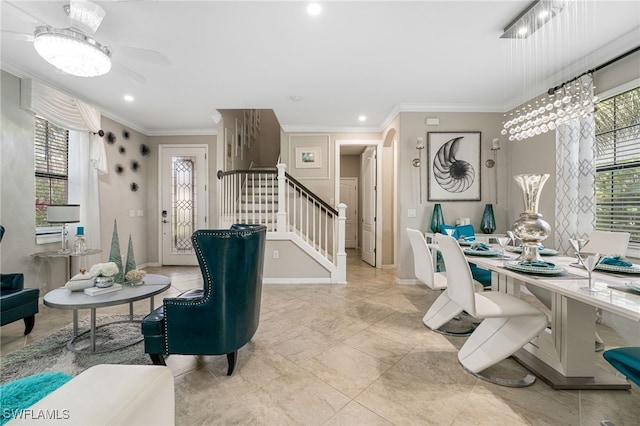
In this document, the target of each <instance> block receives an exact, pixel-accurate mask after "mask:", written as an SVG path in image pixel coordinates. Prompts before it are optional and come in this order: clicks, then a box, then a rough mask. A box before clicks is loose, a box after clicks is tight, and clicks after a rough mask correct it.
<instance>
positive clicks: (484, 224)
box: [480, 204, 496, 234]
mask: <svg viewBox="0 0 640 426" xmlns="http://www.w3.org/2000/svg"><path fill="white" fill-rule="evenodd" d="M480 230H481V231H482V232H483V233H485V234H493V231H495V230H496V218H495V216H494V215H493V205H491V204H487V205H486V206H484V213H482V220H481V221H480Z"/></svg>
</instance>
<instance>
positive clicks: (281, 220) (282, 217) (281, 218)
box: [276, 163, 287, 232]
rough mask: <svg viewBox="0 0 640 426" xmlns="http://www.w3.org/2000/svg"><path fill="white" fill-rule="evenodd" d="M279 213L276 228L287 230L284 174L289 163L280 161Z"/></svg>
mask: <svg viewBox="0 0 640 426" xmlns="http://www.w3.org/2000/svg"><path fill="white" fill-rule="evenodd" d="M276 167H277V168H278V213H277V214H276V230H277V231H278V232H287V211H286V210H285V206H286V204H285V201H286V196H287V194H286V187H287V186H286V185H287V182H286V179H287V178H286V176H285V175H284V172H285V170H286V169H287V165H286V164H284V163H278V164H277V165H276Z"/></svg>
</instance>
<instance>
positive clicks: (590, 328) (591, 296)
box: [430, 244, 640, 389]
mask: <svg viewBox="0 0 640 426" xmlns="http://www.w3.org/2000/svg"><path fill="white" fill-rule="evenodd" d="M430 246H431V247H432V248H436V249H437V245H435V247H434V245H432V244H430ZM463 248H464V247H463ZM488 248H489V251H490V252H491V254H489V255H485V254H478V253H475V254H470V253H472V252H471V251H470V250H468V249H465V250H464V251H465V255H466V256H467V260H468V261H469V262H470V263H474V264H476V265H477V266H478V267H480V268H484V269H488V270H490V271H491V291H502V292H506V293H509V294H512V295H514V296H516V297H521V293H522V292H523V286H526V287H528V288H531V287H530V286H534V287H537V288H539V289H544V290H546V291H548V293H546V292H545V294H547V295H548V297H550V301H551V309H550V311H551V312H550V318H549V327H547V329H546V330H544V331H543V332H542V333H541V334H540V335H539V336H538V337H536V338H534V339H533V340H531V341H530V342H529V343H528V344H526V345H525V346H524V347H523V348H522V349H521V350H519V351H518V352H516V353H515V354H514V355H513V357H514V358H515V359H516V360H517V361H518V362H520V363H521V364H522V365H524V366H525V367H526V368H527V369H529V370H530V371H531V372H532V373H534V374H535V375H536V376H538V377H539V378H541V379H542V380H543V381H545V382H546V383H548V384H549V385H550V386H551V387H552V388H554V389H629V388H630V384H629V383H628V381H626V380H625V379H624V378H622V377H620V376H618V375H616V374H615V373H613V372H608V371H606V370H604V369H602V368H600V367H599V366H598V365H597V362H596V357H600V356H601V355H600V354H599V353H597V352H596V351H595V332H596V310H597V309H601V310H602V311H608V312H611V313H612V314H614V315H616V316H620V317H622V318H625V319H626V320H630V321H632V324H634V327H633V328H634V329H637V330H638V333H639V334H640V265H633V267H632V268H608V270H606V271H605V270H601V269H599V268H596V270H594V272H593V275H592V277H593V280H594V283H595V287H596V289H598V290H599V291H588V290H586V289H585V287H588V273H587V271H586V270H585V269H584V267H583V266H582V265H580V264H579V263H578V261H577V258H576V257H569V256H564V255H560V254H556V255H551V256H544V258H543V260H544V261H547V262H551V263H553V264H555V267H554V268H553V272H552V273H546V272H545V271H544V270H537V271H536V273H529V272H524V271H523V270H526V269H527V268H521V267H519V266H518V264H519V262H518V261H517V256H518V254H517V253H513V252H510V251H509V250H507V251H505V252H504V253H505V257H506V258H503V257H502V253H501V249H500V248H499V247H497V246H489V247H488ZM553 252H555V251H553ZM496 253H497V254H496ZM554 254H555V253H554ZM514 265H515V267H516V269H517V270H514V269H513V268H514ZM532 269H535V268H532ZM620 269H627V272H630V273H623V272H620V271H619V270H620ZM533 290H535V289H533ZM636 325H637V328H636V327H635V326H636Z"/></svg>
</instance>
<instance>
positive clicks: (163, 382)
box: [7, 364, 175, 426]
mask: <svg viewBox="0 0 640 426" xmlns="http://www.w3.org/2000/svg"><path fill="white" fill-rule="evenodd" d="M33 424H46V425H84V426H90V425H154V426H157V425H174V424H175V396H174V387H173V373H172V372H171V370H170V369H169V368H167V367H164V366H154V365H111V364H101V365H96V366H94V367H91V368H89V369H87V370H85V371H83V372H82V373H80V374H79V375H78V376H76V377H74V378H73V379H72V380H70V381H69V382H67V383H66V384H64V385H63V386H61V387H59V388H58V389H56V390H55V391H53V392H52V393H50V394H49V395H47V396H46V397H44V398H43V399H41V400H40V401H38V402H37V403H36V404H34V405H33V406H31V407H29V408H28V409H27V410H25V412H24V413H23V416H22V418H14V419H13V420H11V421H10V422H9V423H7V425H12V426H13V425H33Z"/></svg>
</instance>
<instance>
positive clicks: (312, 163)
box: [296, 146, 322, 169]
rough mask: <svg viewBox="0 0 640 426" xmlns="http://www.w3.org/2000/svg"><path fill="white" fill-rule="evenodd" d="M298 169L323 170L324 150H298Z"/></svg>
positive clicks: (313, 148)
mask: <svg viewBox="0 0 640 426" xmlns="http://www.w3.org/2000/svg"><path fill="white" fill-rule="evenodd" d="M296 168H298V169H320V168H322V148H321V147H319V146H314V147H298V148H296Z"/></svg>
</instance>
